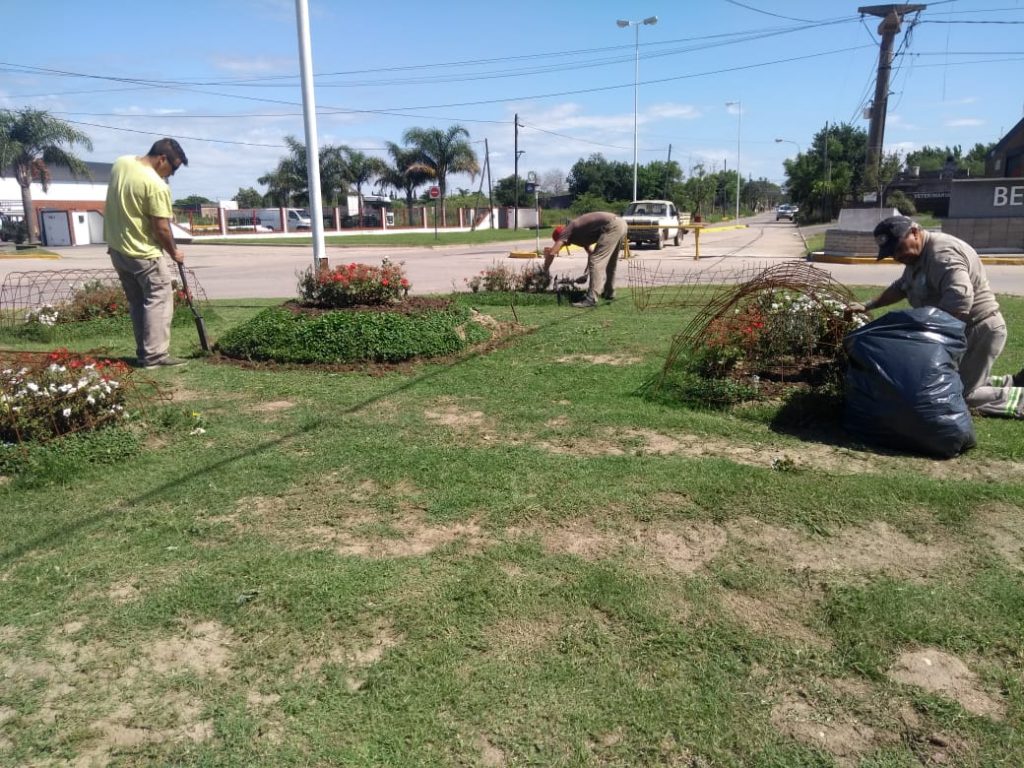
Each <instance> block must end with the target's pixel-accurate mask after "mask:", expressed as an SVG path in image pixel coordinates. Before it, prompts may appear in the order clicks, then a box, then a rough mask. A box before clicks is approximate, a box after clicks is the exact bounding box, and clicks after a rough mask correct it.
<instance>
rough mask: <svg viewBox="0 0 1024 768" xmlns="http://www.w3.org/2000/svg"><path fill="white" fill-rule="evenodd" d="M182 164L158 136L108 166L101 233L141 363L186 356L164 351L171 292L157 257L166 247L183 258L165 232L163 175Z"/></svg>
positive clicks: (176, 148)
mask: <svg viewBox="0 0 1024 768" xmlns="http://www.w3.org/2000/svg"><path fill="white" fill-rule="evenodd" d="M183 165H188V158H187V157H185V153H184V151H182V149H181V145H180V144H178V142H177V141H175V140H174V139H160V140H159V141H157V142H156V143H154V144H153V146H152V147H151V148H150V150H149V153H148V154H146V155H144V156H142V157H138V156H136V155H124V156H123V157H119V158H117V160H116V161H114V167H113V168H112V169H111V171H110V184H109V186H108V187H107V203H106V209H105V211H104V214H103V236H104V239H106V241H107V245H108V246H109V248H108V249H107V253H109V254H110V261H111V262H112V263H113V265H114V269H116V270H117V275H118V277H119V278H120V279H121V286H122V287H123V288H124V293H125V296H127V298H128V308H129V314H130V315H131V318H132V330H133V331H134V333H135V356H136V358H137V360H138V365H139V366H140V367H142V368H161V367H169V366H176V365H184V364H185V362H186V361H184V360H179V359H178V358H175V357H171V356H170V355H169V354H168V349H169V348H170V343H171V319H172V317H173V315H174V296H173V292H172V287H171V273H170V271H169V270H168V269H167V264H166V263H165V262H164V260H163V258H162V256H163V253H164V252H166V253H167V255H168V256H170V257H171V258H172V259H174V261H176V262H178V263H179V264H183V263H184V262H185V254H183V253H182V252H181V251H180V250H178V248H177V246H176V245H175V243H174V235H173V233H172V232H171V221H172V219H173V217H174V211H173V210H172V209H171V190H170V187H168V186H167V179H169V178H170V177H171V176H173V175H174V172H175V171H177V170H178V168H180V167H181V166H183Z"/></svg>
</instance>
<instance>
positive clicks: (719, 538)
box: [632, 523, 728, 574]
mask: <svg viewBox="0 0 1024 768" xmlns="http://www.w3.org/2000/svg"><path fill="white" fill-rule="evenodd" d="M727 540H728V539H727V536H726V533H725V530H724V529H723V528H721V527H719V526H717V525H714V524H711V523H690V524H688V525H676V526H671V527H666V526H657V527H656V526H650V525H648V526H643V527H640V528H637V529H635V530H634V531H633V536H632V544H633V546H634V547H636V548H637V549H639V550H640V552H641V553H642V557H643V558H644V559H646V560H648V561H653V562H655V563H656V564H657V565H659V566H661V567H664V568H668V569H669V570H670V571H674V572H676V573H683V574H691V573H695V572H696V571H698V570H700V569H701V568H703V567H704V566H705V565H707V563H709V562H710V561H711V560H713V559H714V557H715V556H716V555H717V554H718V553H719V552H720V551H721V550H722V549H723V548H724V547H725V545H726V542H727Z"/></svg>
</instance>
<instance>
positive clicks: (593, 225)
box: [555, 211, 619, 249]
mask: <svg viewBox="0 0 1024 768" xmlns="http://www.w3.org/2000/svg"><path fill="white" fill-rule="evenodd" d="M618 218H619V217H618V216H616V215H615V214H614V213H606V212H605V211H595V212H594V213H584V214H583V215H582V216H577V217H576V218H575V219H573V220H572V221H570V222H569V223H568V224H566V225H565V228H564V229H563V230H562V235H561V237H559V238H558V242H557V243H555V245H556V246H557V247H558V248H561V247H562V246H564V245H579V246H582V247H583V248H588V249H589V248H590V246H592V245H593V244H594V243H596V242H597V241H598V240H599V239H600V238H601V234H602V233H603V232H604V231H605V229H607V228H608V225H610V224H612V223H614V222H615V220H616V219H618Z"/></svg>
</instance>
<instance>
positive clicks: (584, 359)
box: [555, 354, 643, 366]
mask: <svg viewBox="0 0 1024 768" xmlns="http://www.w3.org/2000/svg"><path fill="white" fill-rule="evenodd" d="M555 362H556V363H590V364H591V365H614V366H620V365H636V364H637V363H640V362H643V358H641V357H632V356H630V355H582V354H576V355H565V356H563V357H559V358H556V359H555Z"/></svg>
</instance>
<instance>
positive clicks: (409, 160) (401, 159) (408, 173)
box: [380, 141, 434, 225]
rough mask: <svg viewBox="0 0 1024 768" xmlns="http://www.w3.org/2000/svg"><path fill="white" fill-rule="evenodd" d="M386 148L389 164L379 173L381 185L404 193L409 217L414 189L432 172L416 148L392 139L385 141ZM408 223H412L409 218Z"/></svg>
mask: <svg viewBox="0 0 1024 768" xmlns="http://www.w3.org/2000/svg"><path fill="white" fill-rule="evenodd" d="M387 148H388V154H389V155H390V156H391V165H387V166H386V168H385V171H384V172H383V173H382V174H381V175H380V181H381V185H382V186H384V185H387V186H389V187H392V188H394V189H395V191H397V192H404V193H405V205H406V210H407V211H408V215H409V216H410V217H411V216H412V206H413V203H414V202H415V200H416V190H417V189H418V188H419V187H422V186H423V185H424V184H426V183H427V182H428V181H430V180H431V179H432V178H434V172H433V171H432V170H430V169H429V168H427V167H426V166H425V165H423V164H422V163H421V162H420V153H419V151H417V150H416V149H410V148H406V147H401V146H399V145H398V144H395V143H394V142H393V141H389V142H387ZM408 223H409V224H410V225H411V224H412V220H411V218H410V220H409V222H408Z"/></svg>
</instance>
